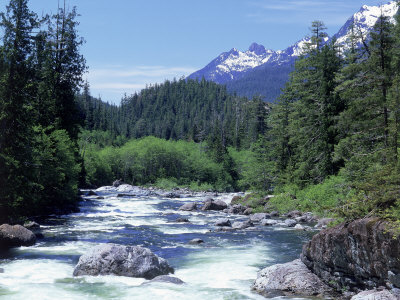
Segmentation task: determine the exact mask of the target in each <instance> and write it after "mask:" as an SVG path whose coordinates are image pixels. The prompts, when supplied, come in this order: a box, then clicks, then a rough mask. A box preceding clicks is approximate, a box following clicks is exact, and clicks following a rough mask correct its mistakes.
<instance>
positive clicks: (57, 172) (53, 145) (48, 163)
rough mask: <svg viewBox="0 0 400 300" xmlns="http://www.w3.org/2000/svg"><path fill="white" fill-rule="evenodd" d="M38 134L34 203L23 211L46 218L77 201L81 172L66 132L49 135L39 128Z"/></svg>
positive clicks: (57, 131) (37, 129) (35, 156)
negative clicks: (49, 214)
mask: <svg viewBox="0 0 400 300" xmlns="http://www.w3.org/2000/svg"><path fill="white" fill-rule="evenodd" d="M35 131H36V132H37V140H36V145H35V153H34V166H35V180H34V182H35V189H34V191H33V194H32V195H31V197H30V198H31V199H33V200H32V201H34V203H29V202H28V201H25V203H24V206H25V207H24V209H26V210H27V211H29V212H31V213H36V214H45V213H49V212H51V211H53V210H54V208H56V207H68V206H70V207H71V206H73V204H74V203H75V202H76V199H77V196H76V191H77V190H78V176H79V172H80V165H79V164H78V163H77V162H76V158H75V151H76V146H75V144H74V143H73V142H72V141H71V139H70V138H69V135H68V133H67V132H66V130H55V131H50V133H46V132H45V131H44V130H42V129H41V128H40V127H37V128H35ZM28 203H29V204H28ZM31 204H33V205H31Z"/></svg>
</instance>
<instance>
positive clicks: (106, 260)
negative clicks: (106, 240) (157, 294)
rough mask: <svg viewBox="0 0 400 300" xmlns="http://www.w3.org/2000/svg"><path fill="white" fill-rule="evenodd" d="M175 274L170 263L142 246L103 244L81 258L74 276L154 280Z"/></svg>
mask: <svg viewBox="0 0 400 300" xmlns="http://www.w3.org/2000/svg"><path fill="white" fill-rule="evenodd" d="M169 273H174V269H173V268H172V267H170V266H169V264H168V262H167V261H166V260H165V259H163V258H161V257H158V256H157V255H155V254H154V253H153V252H151V251H150V250H149V249H147V248H143V247H140V246H122V245H116V244H102V245H98V246H96V247H94V248H92V249H91V250H90V251H89V252H88V253H86V254H84V255H82V256H81V257H80V258H79V262H78V264H77V265H76V267H75V269H74V273H73V275H74V276H81V275H92V276H97V275H110V274H112V275H118V276H128V277H141V278H146V279H153V278H154V277H156V276H159V275H167V274H169Z"/></svg>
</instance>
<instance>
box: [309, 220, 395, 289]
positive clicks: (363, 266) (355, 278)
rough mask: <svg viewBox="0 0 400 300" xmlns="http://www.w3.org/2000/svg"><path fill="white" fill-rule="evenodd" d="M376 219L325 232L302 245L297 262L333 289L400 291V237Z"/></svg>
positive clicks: (352, 223)
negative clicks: (384, 289)
mask: <svg viewBox="0 0 400 300" xmlns="http://www.w3.org/2000/svg"><path fill="white" fill-rule="evenodd" d="M390 228H391V227H390V225H389V224H387V223H386V222H385V221H383V220H381V219H379V218H365V219H360V220H355V221H353V222H350V223H343V224H340V225H338V226H335V227H332V228H329V229H325V230H323V231H321V232H319V233H318V234H316V235H314V236H313V238H312V240H311V241H310V242H308V243H307V244H305V245H304V247H303V251H302V254H301V260H302V261H303V262H304V263H305V264H306V265H307V267H308V268H309V269H310V270H312V271H313V272H314V273H315V274H317V275H318V276H319V277H320V278H321V279H322V280H323V281H324V282H326V283H329V284H330V285H332V286H334V287H335V288H336V289H338V290H340V289H350V290H353V289H354V290H365V289H374V288H378V287H380V286H386V285H387V284H391V285H393V286H394V287H396V288H400V238H398V237H397V238H394V234H393V233H392V232H391V230H390Z"/></svg>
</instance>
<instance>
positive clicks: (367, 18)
mask: <svg viewBox="0 0 400 300" xmlns="http://www.w3.org/2000/svg"><path fill="white" fill-rule="evenodd" d="M397 10H398V7H397V4H396V2H395V1H391V2H389V3H387V4H384V5H380V6H369V5H363V6H362V7H361V9H360V10H359V11H358V12H356V13H355V14H354V15H353V16H351V17H350V18H349V19H348V20H347V22H346V24H344V26H343V27H342V28H341V29H340V30H339V32H338V33H337V34H336V35H335V37H336V39H337V44H340V45H346V41H347V39H348V37H349V35H350V31H351V25H352V24H354V27H355V30H356V32H357V33H359V32H361V33H362V34H365V33H367V32H368V31H369V30H370V29H371V28H372V27H373V26H374V25H375V23H376V21H377V20H378V19H379V17H380V16H381V15H383V16H387V17H389V18H390V19H391V21H392V22H393V21H394V16H395V15H396V13H397ZM360 41H361V39H360ZM345 48H346V47H345Z"/></svg>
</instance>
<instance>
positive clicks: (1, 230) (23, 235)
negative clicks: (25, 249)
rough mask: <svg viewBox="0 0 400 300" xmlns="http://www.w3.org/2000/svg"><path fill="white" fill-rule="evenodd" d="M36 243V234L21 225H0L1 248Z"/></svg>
mask: <svg viewBox="0 0 400 300" xmlns="http://www.w3.org/2000/svg"><path fill="white" fill-rule="evenodd" d="M35 243H36V236H35V234H34V233H33V232H32V231H30V230H29V229H26V228H25V227H23V226H21V225H8V224H3V225H1V226H0V248H3V249H8V248H12V247H20V246H32V245H34V244H35Z"/></svg>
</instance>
